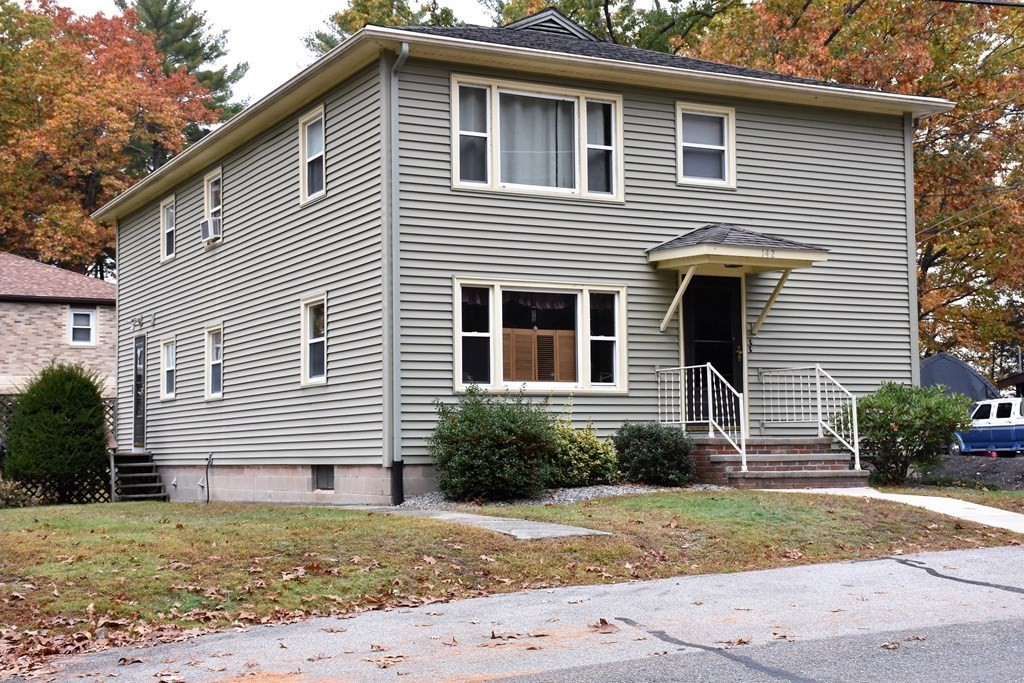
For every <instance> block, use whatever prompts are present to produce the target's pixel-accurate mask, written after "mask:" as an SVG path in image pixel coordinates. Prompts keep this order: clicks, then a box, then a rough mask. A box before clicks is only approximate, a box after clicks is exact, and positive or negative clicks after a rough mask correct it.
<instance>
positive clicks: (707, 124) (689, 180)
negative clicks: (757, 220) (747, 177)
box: [676, 102, 736, 188]
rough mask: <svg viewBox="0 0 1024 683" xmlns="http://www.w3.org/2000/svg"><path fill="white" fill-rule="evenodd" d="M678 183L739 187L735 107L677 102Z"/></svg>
mask: <svg viewBox="0 0 1024 683" xmlns="http://www.w3.org/2000/svg"><path fill="white" fill-rule="evenodd" d="M676 166H677V168H678V175H677V182H679V183H680V184H685V185H710V186H714V187H730V188H732V187H736V110H735V109H732V108H730V107H713V106H710V105H704V104H692V103H689V102H677V103H676Z"/></svg>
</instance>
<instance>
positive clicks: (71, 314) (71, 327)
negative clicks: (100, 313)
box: [68, 306, 97, 346]
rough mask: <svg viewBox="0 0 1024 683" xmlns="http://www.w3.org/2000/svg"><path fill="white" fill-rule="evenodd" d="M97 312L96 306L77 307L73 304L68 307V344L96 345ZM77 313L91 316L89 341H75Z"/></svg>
mask: <svg viewBox="0 0 1024 683" xmlns="http://www.w3.org/2000/svg"><path fill="white" fill-rule="evenodd" d="M96 314H97V310H96V309H95V308H75V307H74V306H72V307H71V308H69V309H68V344H70V345H71V346H96V335H97V330H96ZM75 315H88V316H89V341H87V342H81V341H75ZM79 329H81V328H79Z"/></svg>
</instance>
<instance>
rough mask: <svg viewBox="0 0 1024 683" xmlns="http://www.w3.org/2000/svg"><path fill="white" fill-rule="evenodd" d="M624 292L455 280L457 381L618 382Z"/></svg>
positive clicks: (609, 385)
mask: <svg viewBox="0 0 1024 683" xmlns="http://www.w3.org/2000/svg"><path fill="white" fill-rule="evenodd" d="M624 295H625V292H624V291H602V290H601V289H600V288H593V289H592V288H590V287H589V286H583V287H580V288H578V289H572V290H566V289H564V288H563V289H561V290H559V291H554V290H552V291H544V290H543V289H542V288H539V287H538V288H536V289H534V288H530V289H523V288H522V287H515V286H514V285H511V284H510V285H507V286H502V285H501V284H500V283H494V284H480V285H477V284H462V285H460V286H459V295H458V302H459V304H460V309H459V313H460V320H461V322H460V329H459V337H460V339H459V342H460V354H459V357H460V362H459V365H460V367H459V368H457V372H458V373H459V374H458V375H457V376H458V377H460V378H461V384H462V385H463V386H467V385H469V384H478V385H481V386H488V387H491V388H499V387H502V386H505V387H508V386H520V385H523V384H525V385H527V386H529V385H530V384H534V383H536V384H542V385H547V384H551V383H564V384H568V385H572V386H573V387H574V388H581V389H591V388H596V389H618V388H624V387H621V386H620V379H621V378H620V376H619V371H618V368H619V367H620V364H621V362H622V360H623V358H622V356H621V355H620V354H621V351H622V350H623V348H622V347H620V343H619V340H620V339H622V338H623V336H622V335H623V333H622V331H621V329H620V326H621V325H622V323H623V321H622V320H620V316H619V303H620V301H621V298H620V297H623V296H624ZM492 330H500V332H501V334H500V335H498V334H492ZM499 347H500V352H499V350H498V348H499ZM492 359H496V361H495V362H497V364H498V365H497V367H492V365H493V362H492Z"/></svg>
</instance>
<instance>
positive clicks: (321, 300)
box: [299, 292, 329, 386]
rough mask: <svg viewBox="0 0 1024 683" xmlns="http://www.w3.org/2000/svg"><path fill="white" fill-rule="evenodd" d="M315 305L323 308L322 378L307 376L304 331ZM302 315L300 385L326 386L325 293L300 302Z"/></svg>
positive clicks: (306, 350)
mask: <svg viewBox="0 0 1024 683" xmlns="http://www.w3.org/2000/svg"><path fill="white" fill-rule="evenodd" d="M316 304H323V306H324V337H323V341H324V376H323V377H310V376H309V342H310V339H309V338H308V337H307V336H306V331H307V329H308V324H309V308H310V306H314V305H316ZM301 307H302V314H301V316H300V319H301V321H302V328H301V330H300V335H299V340H300V343H301V346H302V350H301V356H302V385H303V386H318V385H323V384H327V337H328V336H329V335H328V326H327V292H322V293H320V294H317V295H315V296H311V297H308V298H306V299H303V300H302V303H301Z"/></svg>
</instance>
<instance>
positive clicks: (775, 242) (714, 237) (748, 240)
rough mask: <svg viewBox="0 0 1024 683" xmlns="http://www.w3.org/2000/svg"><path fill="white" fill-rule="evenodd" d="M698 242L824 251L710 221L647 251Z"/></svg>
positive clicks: (665, 249) (689, 245) (696, 243)
mask: <svg viewBox="0 0 1024 683" xmlns="http://www.w3.org/2000/svg"><path fill="white" fill-rule="evenodd" d="M699 244H723V245H726V246H730V247H753V248H755V249H791V250H798V251H825V249H821V248H820V247H815V246H812V245H810V244H804V243H803V242H797V241H796V240H789V239H786V238H784V237H776V236H775V235H768V234H765V233H763V232H754V231H753V230H747V229H746V228H741V227H739V226H738V225H733V224H732V223H710V224H708V225H705V226H703V227H700V228H697V229H696V230H694V231H692V232H688V233H686V234H685V235H680V236H679V237H676V238H673V239H670V240H669V241H668V242H662V243H661V244H659V245H657V246H655V247H651V248H650V249H648V250H647V251H648V252H658V251H667V250H669V249H679V248H681V247H695V246H697V245H699Z"/></svg>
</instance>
